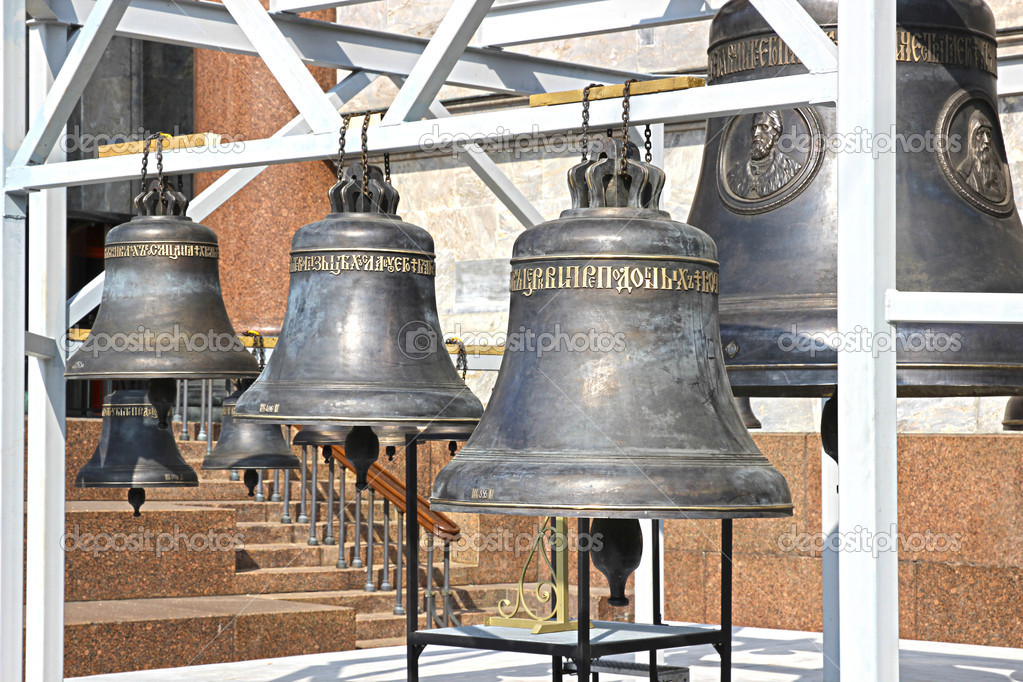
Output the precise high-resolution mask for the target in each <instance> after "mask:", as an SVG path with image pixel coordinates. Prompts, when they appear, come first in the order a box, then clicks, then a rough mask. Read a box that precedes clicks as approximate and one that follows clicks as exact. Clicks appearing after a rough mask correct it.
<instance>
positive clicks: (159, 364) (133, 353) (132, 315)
mask: <svg viewBox="0 0 1023 682" xmlns="http://www.w3.org/2000/svg"><path fill="white" fill-rule="evenodd" d="M135 205H136V207H137V208H138V210H139V215H138V216H136V217H134V218H132V219H131V221H130V222H127V223H124V224H123V225H119V226H117V227H115V228H114V229H112V230H111V231H110V233H109V234H107V238H106V245H105V247H104V249H103V255H104V259H105V265H106V279H105V281H104V282H103V298H102V301H101V302H100V307H99V312H98V313H97V314H96V322H95V324H94V325H93V328H92V331H91V332H90V334H89V337H88V338H87V339H86V340H85V342H84V343H83V344H82V347H81V348H80V349H78V351H77V352H76V353H75V354H74V355H72V356H71V358H70V359H69V360H68V362H67V370H66V371H65V373H64V376H65V377H66V378H68V379H118V378H122V379H123V378H139V379H157V378H170V379H195V378H204V379H237V378H241V377H252V376H256V375H257V374H258V373H259V369H258V367H257V365H256V360H255V359H254V358H253V357H252V356H251V355H250V354H249V353H248V352H247V351H246V350H245V347H244V346H243V345H242V343H241V341H240V340H239V339H238V338H237V336H235V333H234V328H233V327H232V326H231V320H230V319H228V316H227V310H226V309H225V308H224V300H223V298H222V296H221V292H220V273H219V270H218V266H217V260H218V257H219V247H218V244H217V235H216V234H215V233H214V232H213V230H211V229H210V228H208V227H206V226H205V225H201V224H199V223H195V222H192V219H191V218H187V217H185V209H186V208H187V205H188V201H187V200H186V199H185V197H184V196H183V195H182V194H181V193H179V192H176V191H174V190H172V189H170V188H169V187H166V186H164V185H162V184H161V183H160V182H154V183H153V185H152V189H151V190H150V191H149V192H148V193H144V194H140V195H139V196H138V197H136V198H135Z"/></svg>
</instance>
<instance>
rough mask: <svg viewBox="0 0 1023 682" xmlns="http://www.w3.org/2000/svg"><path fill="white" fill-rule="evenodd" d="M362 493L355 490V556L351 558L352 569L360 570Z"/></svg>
mask: <svg viewBox="0 0 1023 682" xmlns="http://www.w3.org/2000/svg"><path fill="white" fill-rule="evenodd" d="M361 542H362V491H361V490H359V489H358V488H356V489H355V554H354V556H352V568H362V549H361V548H360V546H359V544H360V543H361Z"/></svg>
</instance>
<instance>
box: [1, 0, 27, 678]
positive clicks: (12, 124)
mask: <svg viewBox="0 0 1023 682" xmlns="http://www.w3.org/2000/svg"><path fill="white" fill-rule="evenodd" d="M0 12H2V15H3V17H2V18H3V26H2V28H0V30H2V31H3V43H2V45H3V48H2V49H0V163H2V165H3V167H4V168H6V167H7V166H8V165H9V164H10V163H11V161H12V160H13V158H14V154H15V153H16V151H17V149H18V147H19V146H21V143H22V141H23V140H24V137H25V100H26V97H27V92H26V84H25V69H26V36H25V30H26V29H25V1H24V0H0ZM9 189H10V188H9V187H6V186H5V187H3V195H2V200H3V202H4V206H3V209H4V211H3V216H2V218H0V219H2V220H3V229H2V232H0V283H2V284H0V386H2V387H3V390H0V680H4V681H5V682H6V681H7V680H11V681H12V682H21V680H22V673H23V666H22V657H21V651H22V645H23V641H24V640H23V637H22V628H23V620H22V617H23V616H24V613H25V610H24V580H23V575H24V570H25V564H24V556H25V554H24V552H25V545H24V542H25V538H24V532H25V504H24V502H25V313H26V310H25V243H26V239H25V213H26V208H27V207H26V198H25V197H24V196H23V195H19V194H14V193H11V192H10V191H9Z"/></svg>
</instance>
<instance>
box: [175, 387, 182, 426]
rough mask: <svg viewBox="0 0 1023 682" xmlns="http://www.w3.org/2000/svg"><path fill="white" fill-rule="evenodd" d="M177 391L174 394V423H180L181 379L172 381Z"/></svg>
mask: <svg viewBox="0 0 1023 682" xmlns="http://www.w3.org/2000/svg"><path fill="white" fill-rule="evenodd" d="M174 387H175V390H176V391H177V393H175V395H174V423H175V424H180V423H181V379H178V380H177V381H175V382H174Z"/></svg>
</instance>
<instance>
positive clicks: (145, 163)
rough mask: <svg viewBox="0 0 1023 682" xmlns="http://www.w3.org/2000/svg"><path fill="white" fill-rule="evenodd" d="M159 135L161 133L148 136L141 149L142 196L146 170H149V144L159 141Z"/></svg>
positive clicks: (144, 189) (161, 143)
mask: <svg viewBox="0 0 1023 682" xmlns="http://www.w3.org/2000/svg"><path fill="white" fill-rule="evenodd" d="M161 134H162V133H153V134H152V135H150V136H148V137H147V138H146V139H145V141H144V145H143V147H142V193H143V194H145V193H146V174H147V173H148V169H149V143H150V142H152V141H153V140H156V139H159V138H160V135H161ZM160 147H163V141H162V140H161V141H160ZM162 158H163V157H162V154H161V159H162ZM161 168H162V167H161Z"/></svg>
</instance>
